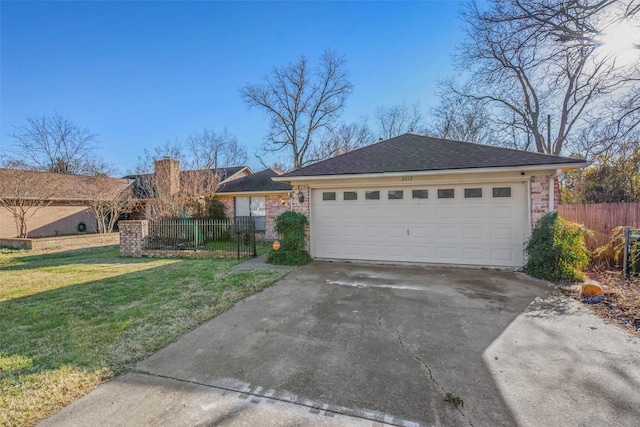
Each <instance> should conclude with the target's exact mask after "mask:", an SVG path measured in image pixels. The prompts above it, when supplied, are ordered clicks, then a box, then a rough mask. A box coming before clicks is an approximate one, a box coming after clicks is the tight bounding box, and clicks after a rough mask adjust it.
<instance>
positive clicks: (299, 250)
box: [267, 212, 311, 265]
mask: <svg viewBox="0 0 640 427" xmlns="http://www.w3.org/2000/svg"><path fill="white" fill-rule="evenodd" d="M307 223H308V222H307V217H306V216H304V215H303V214H301V213H298V212H284V213H283V214H281V215H279V216H278V217H277V218H276V226H275V230H276V233H278V235H279V236H280V238H281V242H280V243H281V245H280V249H279V250H277V251H276V250H273V249H272V250H271V251H270V252H269V256H268V257H267V262H268V263H270V264H279V265H303V264H306V263H308V262H309V261H311V256H310V255H309V252H307V251H306V249H305V240H306V233H305V227H306V225H307Z"/></svg>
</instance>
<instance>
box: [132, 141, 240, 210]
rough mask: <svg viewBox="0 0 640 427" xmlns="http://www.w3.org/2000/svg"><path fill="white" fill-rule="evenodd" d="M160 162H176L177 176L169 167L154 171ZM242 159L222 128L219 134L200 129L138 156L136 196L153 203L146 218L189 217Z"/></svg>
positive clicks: (235, 144)
mask: <svg viewBox="0 0 640 427" xmlns="http://www.w3.org/2000/svg"><path fill="white" fill-rule="evenodd" d="M163 159H172V160H177V161H178V162H179V168H180V171H179V173H178V171H177V170H173V171H172V170H171V167H167V168H164V167H161V168H160V169H158V168H156V167H155V164H156V162H157V161H162V160H163ZM246 159H247V154H246V149H245V148H244V146H242V145H240V144H239V143H238V140H237V138H236V137H235V136H233V135H232V134H231V133H229V132H228V131H227V130H226V129H224V130H223V131H222V132H220V133H217V132H215V131H212V130H208V129H204V130H203V131H202V132H201V133H198V134H194V135H190V136H189V137H188V138H187V139H186V140H185V141H184V142H180V141H173V142H166V143H165V144H164V145H162V146H159V147H156V148H155V149H154V150H153V151H149V150H145V151H144V155H143V156H141V157H138V164H137V166H136V173H137V175H138V176H137V178H136V182H135V184H134V188H135V191H136V193H137V194H136V197H138V198H141V199H147V200H153V203H152V205H151V206H152V209H151V212H148V215H149V217H150V218H161V217H173V218H175V217H181V216H190V215H191V214H192V213H193V212H194V210H197V209H198V206H199V205H198V204H199V203H205V201H206V200H207V198H211V197H212V196H213V195H214V194H215V192H216V191H217V189H218V187H219V185H220V183H221V181H222V180H224V179H225V178H226V176H224V174H225V172H226V168H228V167H231V166H240V165H242V164H243V163H244V162H246ZM165 163H166V164H167V165H169V164H171V161H168V163H167V162H165ZM165 163H162V164H165ZM174 173H176V174H178V175H177V176H173V175H174ZM170 181H171V182H172V184H171V185H170V184H169V182H170Z"/></svg>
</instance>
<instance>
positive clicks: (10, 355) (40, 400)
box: [0, 248, 285, 426]
mask: <svg viewBox="0 0 640 427" xmlns="http://www.w3.org/2000/svg"><path fill="white" fill-rule="evenodd" d="M236 263H237V261H236V260H226V259H215V260H212V259H158V258H155V259H147V258H137V259H133V258H120V257H119V255H118V249H117V248H109V249H102V250H94V251H82V252H69V253H59V254H44V255H32V254H29V253H25V252H16V251H1V250H0V425H8V426H15V425H33V424H35V423H36V422H38V421H39V420H42V419H43V418H46V417H47V416H49V415H51V414H52V413H55V412H56V411H58V410H59V409H60V408H61V407H62V406H64V405H66V404H68V403H70V402H71V401H72V400H74V399H76V398H78V397H80V396H82V395H84V394H86V393H87V392H89V391H90V390H92V389H93V388H94V387H96V386H97V385H98V384H100V383H101V382H103V381H104V380H106V379H108V378H110V377H111V376H113V375H116V374H119V373H122V372H123V371H125V370H126V368H127V366H128V365H130V364H131V363H133V362H135V361H138V360H140V359H142V358H144V357H145V356H147V355H148V354H150V353H151V352H153V351H155V350H157V349H159V348H161V347H163V346H165V345H166V344H168V343H170V342H171V341H173V340H174V339H175V338H176V337H178V336H179V335H180V334H182V333H183V332H185V331H186V330H188V329H190V328H193V327H194V326H196V325H198V324H199V323H202V322H203V321H205V320H207V319H210V318H212V317H214V316H216V315H217V314H219V313H221V312H223V311H225V310H227V309H229V308H230V307H232V306H233V305H234V303H235V302H236V301H238V300H240V299H242V298H244V297H246V296H248V295H251V294H253V293H255V292H259V291H261V290H262V289H264V288H265V287H267V286H269V285H271V284H272V283H273V282H274V281H275V280H277V279H279V278H280V277H281V276H283V275H284V274H285V272H282V271H278V272H276V271H240V270H233V269H232V268H231V267H232V266H233V265H234V264H236Z"/></svg>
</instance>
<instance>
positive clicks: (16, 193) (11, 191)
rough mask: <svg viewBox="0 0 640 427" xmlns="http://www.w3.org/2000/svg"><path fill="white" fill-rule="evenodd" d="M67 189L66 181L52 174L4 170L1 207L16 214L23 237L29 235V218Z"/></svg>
mask: <svg viewBox="0 0 640 427" xmlns="http://www.w3.org/2000/svg"><path fill="white" fill-rule="evenodd" d="M64 191H65V188H64V180H62V179H53V178H52V176H51V174H46V173H40V172H34V171H25V170H20V169H0V206H2V207H3V208H5V209H6V210H8V211H9V212H10V213H11V216H13V219H14V221H15V223H16V231H17V236H18V237H19V238H26V237H27V236H28V235H29V227H28V221H29V219H30V218H31V217H33V216H34V215H35V214H36V212H38V211H39V210H40V209H42V208H44V207H47V206H49V205H50V204H51V203H52V202H53V199H54V198H55V197H56V196H59V195H60V194H63V193H64Z"/></svg>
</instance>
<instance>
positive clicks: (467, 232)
mask: <svg viewBox="0 0 640 427" xmlns="http://www.w3.org/2000/svg"><path fill="white" fill-rule="evenodd" d="M462 233H463V239H464V240H482V239H483V238H484V228H483V227H463V229H462Z"/></svg>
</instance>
